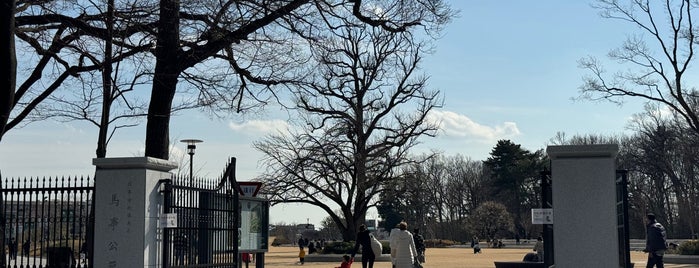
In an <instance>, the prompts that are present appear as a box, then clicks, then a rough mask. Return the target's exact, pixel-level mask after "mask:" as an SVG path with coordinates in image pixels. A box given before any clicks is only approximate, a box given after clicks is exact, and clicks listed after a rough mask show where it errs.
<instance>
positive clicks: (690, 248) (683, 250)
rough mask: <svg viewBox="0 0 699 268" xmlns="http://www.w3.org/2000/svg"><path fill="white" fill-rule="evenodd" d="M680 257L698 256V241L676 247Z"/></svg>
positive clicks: (687, 242)
mask: <svg viewBox="0 0 699 268" xmlns="http://www.w3.org/2000/svg"><path fill="white" fill-rule="evenodd" d="M677 251H679V254H680V255H699V240H690V241H686V242H683V243H682V244H680V246H679V247H677Z"/></svg>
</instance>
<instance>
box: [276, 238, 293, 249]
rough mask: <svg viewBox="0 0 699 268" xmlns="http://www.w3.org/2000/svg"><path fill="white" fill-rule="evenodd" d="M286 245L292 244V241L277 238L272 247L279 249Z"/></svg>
mask: <svg viewBox="0 0 699 268" xmlns="http://www.w3.org/2000/svg"><path fill="white" fill-rule="evenodd" d="M284 244H291V241H289V239H286V238H284V237H275V238H274V241H272V246H274V247H278V246H281V245H284Z"/></svg>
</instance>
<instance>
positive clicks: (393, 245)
mask: <svg viewBox="0 0 699 268" xmlns="http://www.w3.org/2000/svg"><path fill="white" fill-rule="evenodd" d="M399 226H400V224H396V227H394V228H393V229H391V233H390V235H389V236H388V242H389V246H390V248H391V265H392V268H396V238H397V237H398V232H400V229H399V228H398V227H399Z"/></svg>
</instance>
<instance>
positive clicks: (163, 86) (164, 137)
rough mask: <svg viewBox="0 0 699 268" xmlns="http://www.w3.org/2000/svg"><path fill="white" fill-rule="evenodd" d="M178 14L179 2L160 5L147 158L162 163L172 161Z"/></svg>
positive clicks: (177, 61)
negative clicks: (158, 159) (172, 114)
mask: <svg viewBox="0 0 699 268" xmlns="http://www.w3.org/2000/svg"><path fill="white" fill-rule="evenodd" d="M179 10H180V4H179V1H177V0H161V1H160V21H159V23H158V38H157V42H158V46H157V47H156V49H155V58H156V63H155V75H154V76H153V89H152V92H151V98H150V105H149V107H148V123H147V124H146V156H150V157H155V158H160V159H169V155H168V154H169V148H168V147H169V142H170V134H169V133H170V111H171V108H172V99H173V98H174V97H175V91H176V89H177V77H178V76H179V74H180V68H179V64H178V63H179V60H178V58H179V57H178V48H179V40H180V36H179V28H180V27H179V25H180V24H179Z"/></svg>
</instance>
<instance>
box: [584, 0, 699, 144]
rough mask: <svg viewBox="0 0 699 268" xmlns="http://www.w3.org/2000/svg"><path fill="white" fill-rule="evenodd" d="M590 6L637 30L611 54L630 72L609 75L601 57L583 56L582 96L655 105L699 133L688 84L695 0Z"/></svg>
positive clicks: (615, 0) (610, 0) (624, 0)
mask: <svg viewBox="0 0 699 268" xmlns="http://www.w3.org/2000/svg"><path fill="white" fill-rule="evenodd" d="M593 6H594V7H596V8H598V9H599V10H600V11H601V15H602V17H604V18H610V19H618V20H621V21H625V22H628V23H630V24H632V25H634V26H636V27H638V28H639V29H640V30H641V33H640V34H638V35H633V36H630V37H629V38H627V40H626V41H625V42H624V44H623V45H622V46H621V47H620V48H617V49H615V50H612V51H611V52H610V53H609V55H608V56H609V58H610V59H612V60H615V61H618V62H620V63H622V64H623V68H628V70H625V71H620V72H617V73H614V74H612V75H609V74H607V73H606V70H605V68H604V67H603V64H602V63H601V61H600V60H598V59H596V58H594V57H587V58H584V59H581V60H580V61H579V64H580V66H581V67H582V68H584V69H587V70H589V72H590V75H589V76H588V77H586V78H585V79H584V84H583V85H582V86H581V94H582V97H585V98H590V99H607V100H612V101H619V100H620V98H623V97H634V98H641V99H644V100H646V101H648V102H654V103H659V104H662V105H663V106H665V107H666V108H668V109H670V110H672V111H673V112H675V113H677V114H678V115H680V116H681V117H682V118H683V119H684V120H685V121H686V122H687V125H688V126H689V127H690V128H691V129H693V130H694V131H696V132H697V133H699V117H698V116H697V112H698V111H697V110H696V107H697V106H696V105H695V104H696V103H697V99H699V95H698V94H697V91H696V90H695V89H694V87H692V86H691V85H687V83H688V81H687V79H686V78H685V75H686V74H687V71H688V70H689V68H690V67H691V66H692V63H693V62H694V56H695V54H694V48H695V47H696V45H697V39H696V38H697V37H696V33H697V29H696V28H694V25H696V21H695V17H694V16H693V15H694V14H693V12H695V10H696V8H697V2H696V1H693V0H681V1H648V0H597V1H596V2H595V4H594V5H593Z"/></svg>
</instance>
